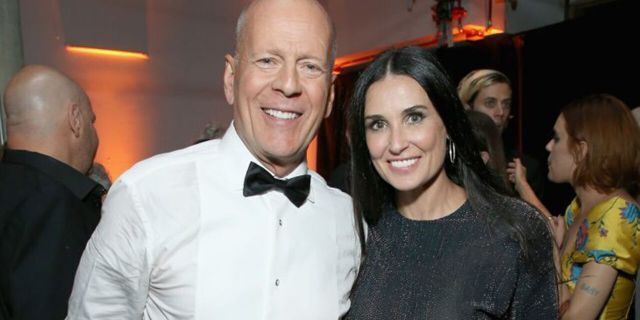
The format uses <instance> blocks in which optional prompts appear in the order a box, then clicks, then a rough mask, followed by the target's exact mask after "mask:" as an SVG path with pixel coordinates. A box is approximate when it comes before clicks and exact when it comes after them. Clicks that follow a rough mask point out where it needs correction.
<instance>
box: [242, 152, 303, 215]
mask: <svg viewBox="0 0 640 320" xmlns="http://www.w3.org/2000/svg"><path fill="white" fill-rule="evenodd" d="M310 182H311V176H310V175H308V174H305V175H301V176H297V177H294V178H291V179H287V180H280V179H276V178H274V177H273V176H272V175H271V174H270V173H269V172H268V171H267V170H265V169H263V168H262V167H261V166H259V165H257V164H255V163H253V162H251V163H250V164H249V169H248V170H247V175H246V176H245V177H244V189H243V190H242V194H243V195H244V196H245V197H250V196H255V195H257V194H263V193H265V192H267V191H269V190H273V189H275V190H279V191H281V192H282V193H284V195H285V196H286V197H287V198H289V201H291V203H293V204H294V205H295V206H296V207H298V208H300V206H301V205H302V204H303V203H304V201H305V200H306V199H307V196H308V195H309V183H310Z"/></svg>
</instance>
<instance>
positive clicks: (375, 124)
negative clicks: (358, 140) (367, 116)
mask: <svg viewBox="0 0 640 320" xmlns="http://www.w3.org/2000/svg"><path fill="white" fill-rule="evenodd" d="M367 128H369V129H370V130H373V131H378V130H380V129H382V128H384V122H383V121H380V120H376V121H371V122H369V125H367Z"/></svg>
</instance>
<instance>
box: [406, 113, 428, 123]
mask: <svg viewBox="0 0 640 320" xmlns="http://www.w3.org/2000/svg"><path fill="white" fill-rule="evenodd" d="M422 119H424V115H423V114H421V113H412V114H410V115H408V116H407V122H409V123H410V124H411V123H418V122H420V121H422Z"/></svg>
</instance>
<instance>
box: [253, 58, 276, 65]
mask: <svg viewBox="0 0 640 320" xmlns="http://www.w3.org/2000/svg"><path fill="white" fill-rule="evenodd" d="M256 62H257V63H258V64H259V65H261V66H270V65H274V64H275V63H276V61H275V59H273V58H261V59H258V60H257V61H256Z"/></svg>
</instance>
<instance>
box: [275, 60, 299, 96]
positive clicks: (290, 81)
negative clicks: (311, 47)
mask: <svg viewBox="0 0 640 320" xmlns="http://www.w3.org/2000/svg"><path fill="white" fill-rule="evenodd" d="M273 89H274V90H277V91H280V92H282V94H284V95H285V96H286V97H291V96H296V95H298V94H300V91H301V86H300V75H299V74H298V69H297V68H296V66H295V65H285V66H284V67H283V68H282V69H280V70H279V71H278V75H277V77H276V79H275V80H274V81H273Z"/></svg>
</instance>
